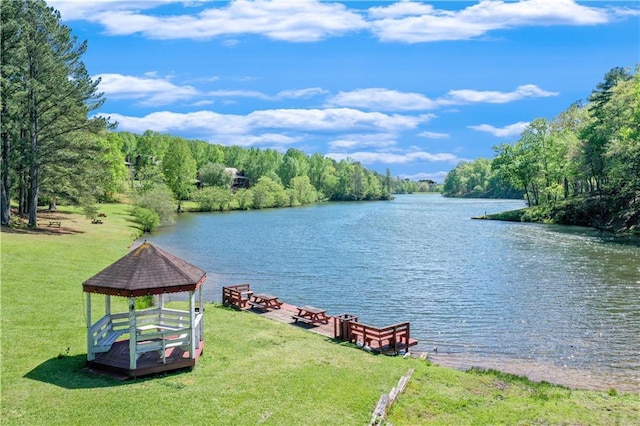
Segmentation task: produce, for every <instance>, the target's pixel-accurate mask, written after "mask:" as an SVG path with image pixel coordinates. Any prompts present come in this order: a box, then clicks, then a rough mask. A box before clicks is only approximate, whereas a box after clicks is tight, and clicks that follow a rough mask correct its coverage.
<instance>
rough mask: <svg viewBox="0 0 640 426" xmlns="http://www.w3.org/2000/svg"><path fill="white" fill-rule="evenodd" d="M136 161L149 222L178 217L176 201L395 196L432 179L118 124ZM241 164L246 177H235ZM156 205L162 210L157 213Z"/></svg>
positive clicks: (204, 205) (204, 203) (264, 202)
mask: <svg viewBox="0 0 640 426" xmlns="http://www.w3.org/2000/svg"><path fill="white" fill-rule="evenodd" d="M109 141H110V143H112V144H115V148H114V149H116V150H119V151H120V153H121V155H122V157H123V161H122V164H127V165H128V167H129V174H130V178H129V186H130V188H131V189H132V190H133V193H134V195H135V197H134V201H135V203H136V205H137V206H138V208H137V209H136V211H135V213H136V216H137V217H138V220H139V221H140V223H144V224H145V225H143V228H145V229H149V230H150V229H153V228H154V227H155V226H158V225H159V224H163V223H167V222H170V221H171V220H172V218H171V215H170V214H169V213H170V211H171V208H170V206H171V205H173V204H172V203H173V202H174V201H173V200H175V201H177V204H178V210H179V211H180V210H181V208H182V207H181V204H182V202H183V201H188V200H189V201H193V202H195V204H196V205H197V208H198V209H199V210H200V211H214V210H215V211H218V210H219V211H221V210H229V209H241V210H245V209H263V208H270V207H290V206H299V205H304V204H309V203H315V202H318V201H362V200H388V199H390V198H391V197H392V194H395V193H408V192H426V191H429V190H434V189H435V188H437V185H436V184H435V182H432V181H419V182H415V181H410V180H408V179H401V178H399V177H393V176H392V175H391V172H390V171H389V170H388V169H387V171H386V173H385V174H384V175H383V174H380V173H378V172H375V171H372V170H369V169H367V168H365V167H364V166H363V165H362V164H361V163H359V162H357V161H353V160H350V159H345V160H340V161H336V160H334V159H331V158H328V157H325V156H323V155H321V154H318V153H315V154H311V155H308V154H305V153H304V152H302V151H300V150H298V149H296V148H289V149H288V150H287V151H286V152H284V153H282V152H280V151H277V150H275V149H259V148H255V147H251V148H243V147H240V146H237V145H232V146H226V145H221V144H212V143H209V142H205V141H200V140H188V139H184V138H181V137H177V136H172V135H167V134H161V133H157V132H153V131H150V130H148V131H146V132H145V133H143V134H142V135H138V134H133V133H129V132H118V133H116V132H112V133H110V134H109ZM230 169H234V171H237V172H240V173H241V176H242V179H243V182H245V185H242V186H241V187H237V186H236V185H234V174H233V172H232V171H231V170H230ZM154 213H156V214H154Z"/></svg>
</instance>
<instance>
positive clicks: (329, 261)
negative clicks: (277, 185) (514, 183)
mask: <svg viewBox="0 0 640 426" xmlns="http://www.w3.org/2000/svg"><path fill="white" fill-rule="evenodd" d="M523 206H524V205H523V203H521V202H518V201H496V200H465V199H448V198H444V197H441V196H439V195H407V196H398V197H397V198H396V199H395V200H393V201H391V202H370V203H327V204H321V205H315V206H310V207H302V208H294V209H274V210H263V211H248V212H228V213H211V214H209V213H199V214H184V215H182V216H181V217H180V218H179V220H178V222H177V224H176V225H175V226H172V227H170V228H167V229H165V230H162V231H161V232H159V233H157V234H154V235H152V236H151V237H148V238H147V239H148V240H149V241H152V242H154V243H156V244H158V245H159V246H161V247H163V248H165V249H167V250H169V251H170V252H172V253H174V254H176V255H178V256H181V257H183V258H185V259H186V260H188V261H189V262H191V263H193V264H195V265H197V266H199V267H201V268H203V269H205V270H206V271H207V273H208V280H207V284H206V291H205V294H206V299H207V300H212V301H213V300H215V301H219V300H220V293H221V287H222V286H224V285H229V284H237V283H244V282H248V283H251V285H252V288H254V289H256V290H257V291H260V292H264V293H271V294H277V295H278V296H280V297H281V299H282V300H284V301H286V302H288V303H291V304H294V305H303V304H310V305H314V306H319V307H324V308H327V309H328V311H329V313H330V314H341V313H352V314H358V315H359V316H360V320H361V321H362V322H366V323H369V324H373V325H378V326H385V325H390V324H393V323H396V322H401V321H410V322H411V332H412V333H411V334H412V337H415V338H417V339H418V340H419V341H420V346H419V347H418V348H417V350H424V351H429V352H430V353H431V354H433V355H434V356H435V357H436V358H437V360H438V362H440V363H443V364H450V365H454V366H456V365H458V366H460V365H469V366H470V365H483V366H488V367H491V368H502V369H505V370H509V368H505V366H511V367H513V368H511V370H513V372H515V373H519V374H527V375H528V376H530V377H532V378H533V379H539V380H548V381H555V382H560V383H564V384H568V385H571V384H578V385H584V384H585V383H583V382H589V381H594V380H595V381H597V382H598V383H599V384H600V386H599V387H601V388H603V387H604V388H606V387H607V386H614V387H617V388H618V389H627V390H632V391H634V390H635V391H637V390H640V333H639V330H640V239H632V238H631V239H630V238H618V237H613V236H611V235H608V234H603V233H599V232H597V231H594V230H591V229H586V228H578V227H564V226H549V225H535V224H521V223H507V222H496V221H482V220H472V219H471V217H473V216H479V215H483V214H485V213H495V212H500V211H506V210H512V209H515V208H520V207H523ZM435 347H437V348H438V352H437V355H435V351H434V348H435ZM564 375H567V376H568V377H569V378H567V379H563V376H564ZM580 377H583V378H584V380H583V381H582V382H581V380H580ZM587 384H588V383H587ZM595 387H596V388H597V387H598V386H595Z"/></svg>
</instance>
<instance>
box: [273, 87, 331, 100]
mask: <svg viewBox="0 0 640 426" xmlns="http://www.w3.org/2000/svg"><path fill="white" fill-rule="evenodd" d="M325 93H327V91H326V90H324V89H322V88H320V87H310V88H308V89H299V90H283V91H281V92H279V93H278V94H277V95H276V98H278V99H300V98H302V99H308V98H312V97H314V96H318V95H324V94H325Z"/></svg>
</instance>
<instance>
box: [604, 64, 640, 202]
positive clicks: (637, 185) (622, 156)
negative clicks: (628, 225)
mask: <svg viewBox="0 0 640 426" xmlns="http://www.w3.org/2000/svg"><path fill="white" fill-rule="evenodd" d="M603 110H604V112H606V113H607V115H609V116H610V117H611V121H610V124H609V125H610V127H611V130H612V132H613V133H612V135H611V139H610V142H609V144H608V145H607V149H606V151H605V153H604V155H605V158H606V163H607V169H606V172H607V176H608V192H609V193H610V194H611V196H612V198H613V199H614V200H615V201H616V204H618V205H619V206H620V207H621V208H630V207H635V208H636V209H638V204H639V203H640V66H638V67H636V70H635V74H634V78H633V80H625V81H621V82H620V83H619V84H618V85H617V86H616V87H615V88H613V89H612V90H611V97H610V99H609V101H608V102H607V104H606V105H603Z"/></svg>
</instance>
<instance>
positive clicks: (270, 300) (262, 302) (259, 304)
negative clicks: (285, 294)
mask: <svg viewBox="0 0 640 426" xmlns="http://www.w3.org/2000/svg"><path fill="white" fill-rule="evenodd" d="M249 305H251V307H252V308H257V309H261V310H262V311H267V310H269V309H280V307H281V306H282V302H281V301H279V300H278V296H272V295H270V294H254V295H252V296H251V300H249Z"/></svg>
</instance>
